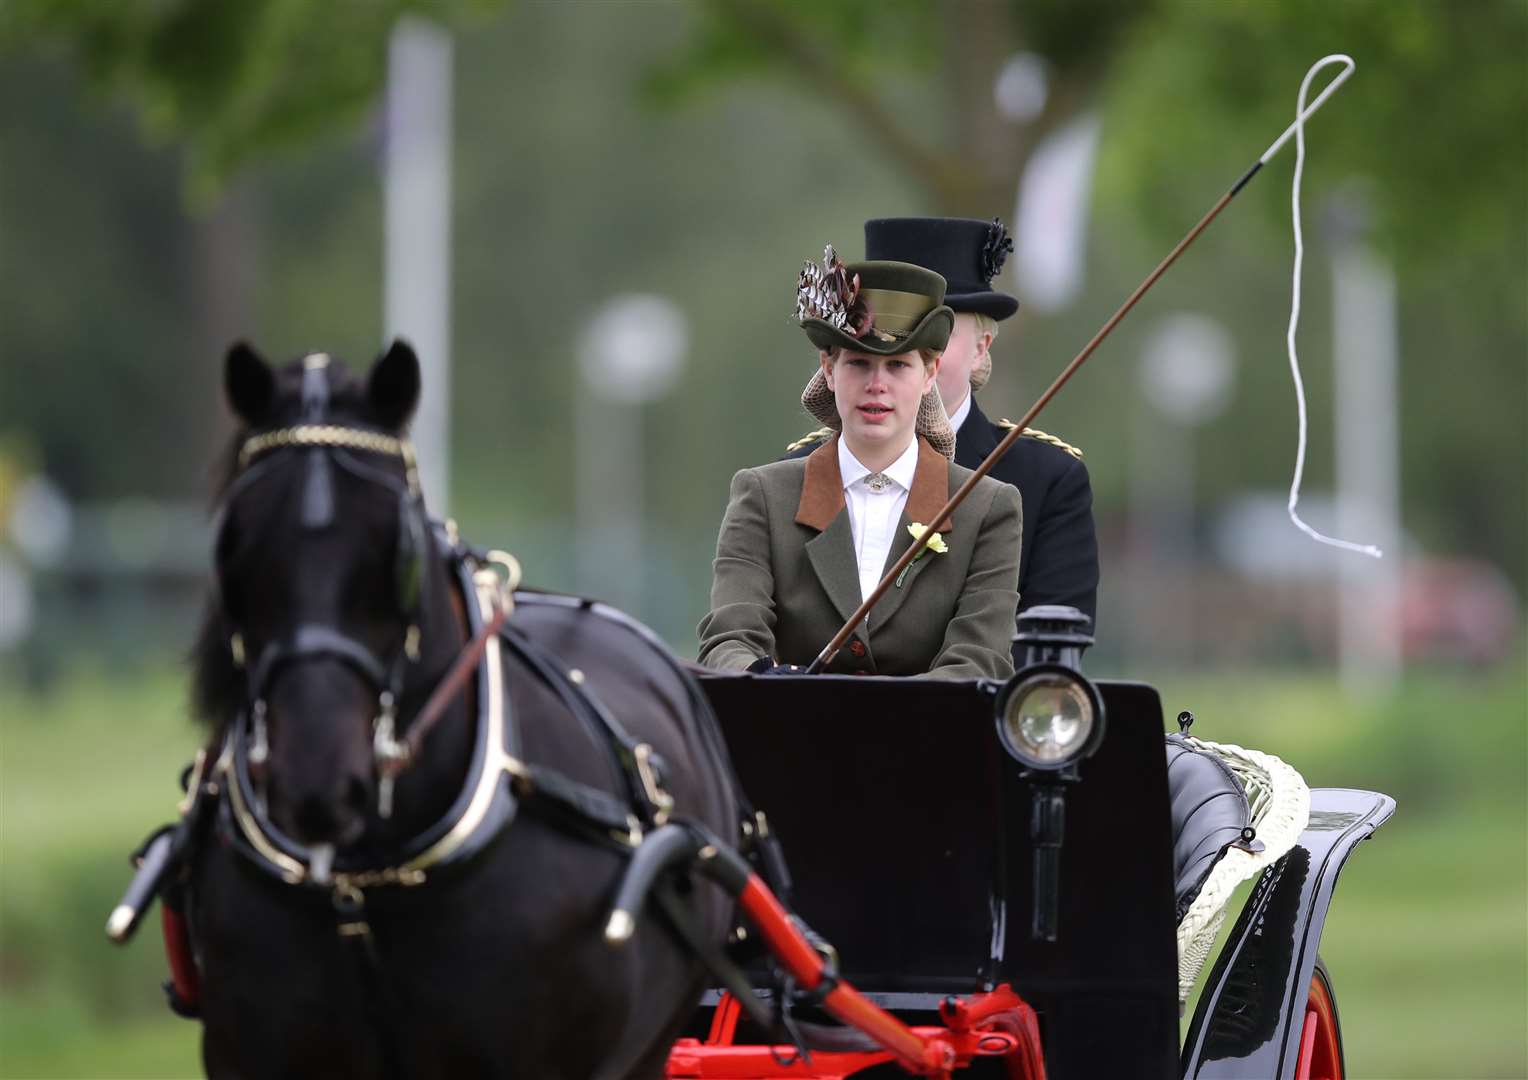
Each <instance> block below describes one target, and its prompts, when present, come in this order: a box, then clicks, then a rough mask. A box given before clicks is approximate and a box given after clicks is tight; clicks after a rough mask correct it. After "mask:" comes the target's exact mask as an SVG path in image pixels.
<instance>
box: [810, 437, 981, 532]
mask: <svg viewBox="0 0 1528 1080" xmlns="http://www.w3.org/2000/svg"><path fill="white" fill-rule="evenodd" d="M821 452H822V451H820V450H819V451H818V453H821ZM835 453H836V451H835ZM812 456H813V457H816V456H817V455H816V454H814V455H812ZM834 464H835V468H834V472H835V473H836V472H837V471H838V470H837V468H836V465H837V459H836V458H835V461H834ZM839 501H840V502H842V501H843V500H842V498H841V497H840V500H839ZM949 501H950V463H949V461H947V460H946V459H945V456H944V455H943V454H941V453H940V452H939V451H938V450H935V449H934V448H933V447H932V446H930V445H929V442H928V440H927V439H925V438H923V437H922V436H919V438H918V468H917V471H916V472H914V473H913V489H912V491H910V492H908V494H907V520H908V521H916V522H918V523H919V524H925V525H926V524H928V522H929V521H930V520H932V519H933V516H934V515H935V514H937V513H939V511H940V510H942V509H944V504H945V503H947V502H949ZM954 527H955V526H954V523H953V522H952V521H950V520H948V519H947V520H946V521H945V523H944V524H943V525H935V526H934V531H935V532H949V531H950V530H951V529H953V528H954Z"/></svg>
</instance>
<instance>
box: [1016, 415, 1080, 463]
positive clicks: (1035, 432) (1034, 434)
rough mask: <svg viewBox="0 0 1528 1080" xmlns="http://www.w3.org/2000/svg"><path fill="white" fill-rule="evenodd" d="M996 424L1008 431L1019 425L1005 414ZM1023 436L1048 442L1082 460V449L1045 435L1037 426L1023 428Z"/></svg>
mask: <svg viewBox="0 0 1528 1080" xmlns="http://www.w3.org/2000/svg"><path fill="white" fill-rule="evenodd" d="M997 426H998V427H1000V428H1007V429H1008V430H1009V431H1012V430H1013V429H1014V428H1016V427H1018V426H1019V425H1017V424H1015V423H1014V422H1013V421H1012V420H1010V419H1008V418H1007V417H1006V416H1005V417H1003V419H1001V420H999V421H998V422H997ZM1024 437H1025V438H1026V439H1039V440H1040V441H1041V442H1043V443H1050V444H1051V445H1052V446H1054V447H1055V448H1056V449H1057V450H1065V451H1066V452H1067V453H1068V454H1071V455H1072V456H1073V457H1074V458H1076V459H1077V460H1078V461H1081V460H1082V451H1081V450H1079V449H1077V448H1076V447H1075V446H1073V445H1072V444H1071V443H1068V442H1062V441H1061V440H1060V439H1058V438H1056V436H1054V435H1047V434H1046V433H1045V432H1043V431H1041V430H1040V429H1039V428H1032V427H1027V428H1025V429H1024Z"/></svg>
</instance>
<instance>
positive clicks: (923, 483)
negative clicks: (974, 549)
mask: <svg viewBox="0 0 1528 1080" xmlns="http://www.w3.org/2000/svg"><path fill="white" fill-rule="evenodd" d="M973 411H975V410H974V408H973ZM962 428H964V425H962ZM949 501H950V463H949V462H948V461H946V460H945V459H944V455H943V454H941V453H940V452H939V451H937V450H935V449H934V448H933V447H932V446H930V445H929V444H928V443H927V442H925V441H924V440H923V439H919V440H918V468H917V471H916V472H914V473H913V486H912V490H911V491H909V492H908V494H907V506H906V507H905V508H904V509H903V511H902V518H901V520H900V521H899V522H898V523H897V535H896V537H895V538H894V539H893V540H892V542H891V551H889V552H887V554H886V565H885V566H883V567H882V568H881V576H882V577H885V576H886V571H888V570H890V569H891V568H892V567H893V566H894V565H896V561H897V560H898V559H900V558H901V557H902V556H903V554H905V553H906V551H907V549H908V548H910V547H912V546H913V537H912V533H911V532H909V531H908V526H910V525H912V524H913V523H914V522H916V523H918V524H921V525H927V524H928V523H929V522H931V521H932V520H933V518H934V515H935V514H937V513H939V511H940V510H942V509H943V508H944V504H945V503H947V502H949ZM844 516H845V517H846V518H847V517H848V515H847V514H845V515H844ZM951 528H952V526H951V525H950V524H949V523H946V524H944V525H943V526H941V527H940V528H939V529H937V530H935V531H936V532H938V533H940V534H941V535H942V536H944V537H946V538H948V536H949V534H950V530H951ZM942 557H943V556H941V555H940V554H939V553H938V552H937V551H927V550H926V551H924V553H923V554H922V555H920V556H918V558H917V559H916V560H915V561H914V562H913V564H912V565H911V566H909V567H908V568H907V570H906V572H905V573H904V574H903V575H902V584H901V586H900V587H898V586H897V585H896V584H893V585H892V587H891V588H889V589H887V590H886V592H885V594H884V595H883V596H882V597H881V599H880V600H879V601H878V602H877V603H876V605H875V607H874V608H873V609H872V610H871V612H870V629H871V631H872V633H873V632H874V631H876V630H878V629H880V628H881V627H882V626H884V625H886V622H887V620H888V619H890V618H891V617H892V616H893V615H895V614H896V612H897V609H898V608H900V607H901V606H902V602H903V601H904V600H905V599H907V594H908V593H909V592H911V591H912V585H913V582H914V580H916V579H917V577H918V575H919V574H920V573H922V572H923V570H924V568H925V567H926V566H927V565H928V564H929V563H931V562H932V561H933V560H935V559H938V558H942Z"/></svg>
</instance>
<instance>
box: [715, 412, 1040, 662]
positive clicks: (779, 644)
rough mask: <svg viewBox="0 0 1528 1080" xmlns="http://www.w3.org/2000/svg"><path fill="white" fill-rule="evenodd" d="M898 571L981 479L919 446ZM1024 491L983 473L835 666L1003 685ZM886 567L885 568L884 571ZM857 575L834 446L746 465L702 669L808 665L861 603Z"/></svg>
mask: <svg viewBox="0 0 1528 1080" xmlns="http://www.w3.org/2000/svg"><path fill="white" fill-rule="evenodd" d="M918 442H919V447H918V465H917V469H916V471H915V472H914V474H913V484H912V489H911V490H910V491H909V493H908V497H907V506H906V508H905V509H904V511H903V513H902V520H901V523H900V525H899V527H898V529H897V532H896V539H895V540H894V541H893V543H892V548H891V552H890V553H889V554H888V555H887V558H886V569H890V567H891V566H892V564H893V563H895V562H896V561H897V559H899V558H901V556H902V553H903V552H905V551H906V550H907V549H908V548H909V547H910V546H911V545H912V542H913V538H912V535H911V533H910V532H909V531H908V528H907V526H908V525H909V524H910V523H913V522H917V523H919V524H927V523H928V522H929V520H930V519H931V518H932V517H933V516H934V515H935V514H936V513H938V512H939V510H940V509H941V508H942V507H943V506H944V504H945V503H946V502H948V501H949V496H950V492H952V491H954V490H955V489H956V488H958V487H959V486H960V485H961V484H963V483H964V482H965V481H966V479H967V477H969V476H970V475H971V471H970V470H969V469H964V468H962V467H961V466H959V465H956V464H953V463H952V462H948V461H946V460H945V459H944V457H943V456H941V455H940V454H939V453H938V451H936V450H934V449H933V448H932V447H930V446H929V445H928V443H927V442H925V441H923V440H922V439H919V440H918ZM1021 514H1022V511H1021V509H1020V502H1019V492H1018V489H1016V488H1014V487H1012V486H1010V485H1008V484H1003V483H999V482H998V481H996V480H991V479H988V478H986V477H983V478H982V480H981V482H980V483H979V484H977V486H976V487H975V489H974V490H973V491H972V492H971V494H970V495H969V496H968V497H967V498H966V500H965V501H964V502H962V503H961V504H960V506H958V507H957V508H956V509H955V513H954V515H953V518H954V521H953V523H952V524H946V525H945V526H943V527H942V528H941V529H940V530H939V532H940V534H941V536H942V538H943V540H944V543H945V545H946V548H947V550H946V551H945V552H943V553H940V552H936V551H934V550H932V549H930V550H927V551H925V552H924V553H923V554H922V555H920V556H919V557H918V559H917V560H916V561H915V562H914V563H913V564H912V565H911V566H910V567H908V568H907V570H906V571H905V572H904V573H903V574H902V576H901V580H900V581H899V582H898V583H897V584H896V585H894V586H893V587H892V588H890V589H888V590H887V591H886V593H885V594H884V595H883V596H882V597H881V599H880V600H879V601H878V602H877V604H876V606H875V607H874V608H873V609H872V610H871V612H870V616H869V619H868V620H867V622H868V625H869V629H868V633H867V632H866V631H865V629H864V628H861V630H860V631H859V632H858V633H856V634H855V635H854V637H852V638H850V639H849V640H848V641H847V642H846V643H845V645H844V647H843V648H842V649H841V650H839V653H838V656H837V657H835V658H834V660H833V663H832V664H831V665H830V666H829V668H828V670H829V671H830V672H833V673H857V674H865V675H922V674H924V673H925V672H927V673H929V674H932V675H937V676H939V677H942V678H950V679H974V678H978V677H986V678H993V679H999V678H1006V677H1007V676H1009V675H1011V674H1013V659H1012V656H1011V654H1010V652H1009V649H1010V642H1011V639H1012V637H1013V620H1014V612H1015V610H1016V609H1017V607H1018V602H1019V594H1018V591H1017V588H1018V581H1019V542H1020V531H1021V529H1020V526H1021V521H1022V517H1021ZM883 573H884V571H883ZM862 599H863V597H862V596H861V595H860V583H859V569H858V566H857V564H856V561H855V556H854V541H853V536H852V533H851V531H850V526H849V513H848V510H847V509H846V508H845V505H844V488H843V481H842V478H841V476H840V474H839V471H838V441H837V439H836V438H833V439H829V440H828V441H827V442H825V443H823V444H822V446H820V447H818V449H817V450H816V452H815V453H813V454H812V455H811V456H810V457H807V458H796V459H790V460H785V461H776V462H774V463H772V464H769V465H761V466H759V467H758V468H754V469H744V470H742V471H741V472H739V473H738V474H737V475H736V476H734V477H733V478H732V494H731V498H730V500H729V502H728V504H727V514H726V517H725V518H724V519H723V520H722V527H721V533H720V535H719V536H718V537H717V542H716V562H715V563H714V564H713V570H712V578H711V611H710V613H709V614H708V615H706V617H705V618H704V619H702V620H701V622H700V626H699V628H698V633H699V635H700V662H701V663H702V664H705V665H707V666H708V667H713V668H721V669H724V670H734V671H736V670H742V669H744V668H746V667H748V666H749V665H750V664H752V663H754V662H755V661H757V660H758V659H759V658H760V657H761V656H769V657H773V658H774V659H775V660H777V661H778V662H780V663H786V664H803V665H804V664H809V663H811V662H812V660H814V659H815V658H816V656H817V654H818V652H819V651H821V649H822V648H823V646H825V645H826V644H827V643H828V641H829V640H831V639H832V637H833V635H834V634H835V633H837V632H838V630H839V628H840V627H842V626H843V625H844V623H845V622H846V621H847V620H848V619H849V618H850V617H851V616H852V615H853V614H854V609H855V608H857V607H858V606H859V604H860V601H861V600H862Z"/></svg>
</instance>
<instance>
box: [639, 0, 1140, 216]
mask: <svg viewBox="0 0 1528 1080" xmlns="http://www.w3.org/2000/svg"><path fill="white" fill-rule="evenodd" d="M1156 2H1157V0H1150V2H1143V0H1028V2H1024V3H1019V2H1017V0H1013V2H1009V0H944V2H943V3H941V4H930V3H927V2H925V0H844V2H840V3H834V4H821V3H815V2H813V0H707V3H706V4H705V5H704V11H705V13H706V17H705V18H704V19H702V20H701V21H700V22H699V23H698V25H697V27H696V30H695V33H694V34H693V35H692V37H691V38H690V40H689V41H688V42H687V43H686V44H685V45H684V46H683V47H682V48H681V49H680V50H679V51H678V52H677V53H676V54H675V56H674V57H673V58H672V59H671V60H669V61H668V62H666V63H664V64H663V65H661V66H659V67H658V68H656V69H655V70H654V71H653V73H652V75H651V76H650V78H649V79H648V83H647V90H648V92H649V94H650V95H651V96H652V98H653V99H654V100H655V101H659V102H666V103H679V102H682V101H685V100H689V99H693V98H696V97H700V96H703V95H704V94H705V93H706V92H708V91H710V90H714V89H715V87H716V86H717V85H718V84H722V83H725V82H728V81H730V80H734V79H737V78H742V77H760V76H765V77H767V76H783V77H785V78H787V79H789V80H790V81H791V82H792V83H794V84H796V85H797V86H798V87H800V88H802V89H804V90H806V91H807V92H808V93H810V94H813V95H816V96H820V97H822V98H825V99H827V100H828V101H829V102H831V103H833V104H834V105H836V106H838V107H840V108H842V109H844V110H845V111H846V112H847V114H848V118H849V120H850V121H851V122H852V123H853V124H854V125H855V126H857V127H859V128H861V129H862V130H864V131H865V132H866V133H868V134H869V135H870V136H872V138H873V140H874V141H875V143H876V144H877V145H878V146H879V147H880V148H881V150H882V151H883V152H884V153H885V155H886V157H887V158H888V160H889V161H890V162H892V163H893V164H894V165H895V166H897V167H900V168H902V169H905V170H907V171H908V172H910V173H911V174H912V175H913V177H914V178H915V179H916V180H917V181H918V182H919V183H921V184H922V185H923V187H924V188H925V189H926V190H927V191H928V194H929V198H930V202H931V203H932V204H933V206H934V207H936V208H938V209H939V210H941V211H943V212H945V213H949V214H957V215H970V216H976V217H986V216H988V215H989V214H991V213H992V211H993V208H994V207H998V208H1002V207H1007V206H1011V205H1012V203H1013V193H1014V189H1015V187H1016V184H1017V180H1018V177H1019V176H1020V175H1021V174H1022V173H1023V170H1024V166H1025V165H1026V164H1027V162H1028V161H1029V157H1030V154H1031V153H1032V152H1033V151H1034V149H1035V147H1036V146H1037V145H1038V144H1039V143H1040V142H1041V141H1042V140H1043V139H1044V138H1045V136H1046V135H1048V134H1050V133H1051V132H1052V131H1054V130H1056V129H1057V128H1059V127H1061V126H1062V125H1064V124H1065V123H1066V122H1067V121H1068V120H1070V119H1072V118H1073V117H1074V116H1076V115H1077V114H1078V112H1079V111H1081V110H1083V109H1085V108H1086V107H1088V105H1089V104H1090V103H1092V102H1093V100H1094V99H1095V97H1096V93H1097V90H1098V88H1099V86H1100V85H1101V82H1102V80H1103V79H1104V77H1105V75H1106V73H1107V72H1108V71H1109V69H1110V68H1111V67H1112V66H1113V64H1114V62H1115V60H1116V58H1117V57H1118V54H1119V51H1120V49H1121V47H1122V46H1123V45H1124V44H1125V43H1126V42H1127V41H1128V40H1129V38H1130V34H1131V32H1132V30H1133V29H1134V28H1135V27H1136V26H1137V25H1138V24H1139V23H1140V22H1142V20H1144V19H1145V18H1147V16H1148V15H1149V14H1150V13H1151V12H1152V10H1153V9H1154V7H1155V5H1156ZM1020 54H1029V55H1030V56H1031V57H1035V58H1038V59H1040V60H1041V61H1043V65H1044V72H1043V77H1044V90H1043V92H1042V93H1041V94H1038V95H1036V97H1035V99H1034V100H1033V102H1032V103H1031V104H1032V107H1031V108H1029V109H1026V110H1024V112H1023V115H1022V118H1021V119H1015V118H1013V117H1011V116H1005V115H1004V113H1003V111H1002V110H1001V109H1000V106H999V103H998V101H997V98H996V95H995V94H994V87H995V86H996V84H997V81H998V77H999V73H1000V72H1001V71H1002V70H1003V69H1004V68H1005V66H1006V65H1008V64H1009V63H1010V61H1012V60H1013V59H1014V58H1015V57H1016V56H1019V55H1020ZM910 77H911V78H919V79H921V80H922V82H923V84H924V87H925V92H926V93H927V94H928V95H929V96H930V97H931V98H932V99H933V100H934V102H935V104H936V105H937V106H938V115H937V118H936V121H935V122H934V123H928V122H927V119H928V118H927V114H926V113H925V112H924V111H923V110H918V109H912V110H909V109H906V108H903V107H902V103H901V102H899V101H897V100H896V98H895V89H894V88H896V87H904V88H905V86H906V84H907V83H908V81H909V78H910Z"/></svg>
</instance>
